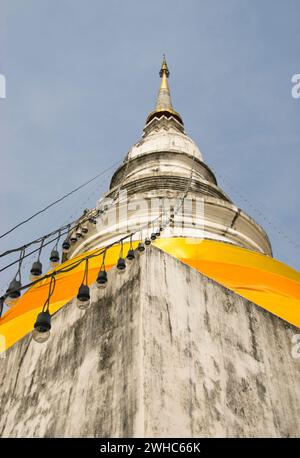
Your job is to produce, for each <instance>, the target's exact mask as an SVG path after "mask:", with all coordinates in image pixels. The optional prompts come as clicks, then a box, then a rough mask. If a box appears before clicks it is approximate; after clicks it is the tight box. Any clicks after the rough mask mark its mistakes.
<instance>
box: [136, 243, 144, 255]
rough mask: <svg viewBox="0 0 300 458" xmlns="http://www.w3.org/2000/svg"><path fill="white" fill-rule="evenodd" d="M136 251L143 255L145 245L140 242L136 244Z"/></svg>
mask: <svg viewBox="0 0 300 458" xmlns="http://www.w3.org/2000/svg"><path fill="white" fill-rule="evenodd" d="M137 250H138V251H139V252H140V253H143V252H144V251H145V245H144V244H143V242H140V243H139V244H138V247H137Z"/></svg>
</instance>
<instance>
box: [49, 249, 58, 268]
mask: <svg viewBox="0 0 300 458" xmlns="http://www.w3.org/2000/svg"><path fill="white" fill-rule="evenodd" d="M50 263H51V265H52V266H53V267H54V266H56V265H57V264H58V263H59V253H58V251H57V250H52V251H51V254H50Z"/></svg>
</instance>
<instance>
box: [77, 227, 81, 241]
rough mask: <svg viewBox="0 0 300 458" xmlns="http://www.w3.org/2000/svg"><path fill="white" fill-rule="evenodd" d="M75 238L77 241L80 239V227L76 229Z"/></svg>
mask: <svg viewBox="0 0 300 458" xmlns="http://www.w3.org/2000/svg"><path fill="white" fill-rule="evenodd" d="M76 237H77V239H80V238H81V237H82V230H81V227H78V228H77V229H76Z"/></svg>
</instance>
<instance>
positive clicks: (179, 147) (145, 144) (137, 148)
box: [128, 128, 203, 161]
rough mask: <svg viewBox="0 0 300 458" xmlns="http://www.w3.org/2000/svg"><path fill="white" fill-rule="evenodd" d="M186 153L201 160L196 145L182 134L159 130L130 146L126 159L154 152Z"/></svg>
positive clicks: (164, 129) (176, 131) (172, 130)
mask: <svg viewBox="0 0 300 458" xmlns="http://www.w3.org/2000/svg"><path fill="white" fill-rule="evenodd" d="M164 151H166V152H175V153H180V152H183V153H186V154H188V155H190V156H196V157H197V158H198V159H199V160H201V161H202V160H203V158H202V154H201V152H200V150H199V148H198V146H197V145H196V143H195V142H194V141H193V140H192V139H191V138H190V137H188V136H187V135H185V134H184V133H181V132H179V131H178V130H176V129H173V128H168V129H167V128H160V129H158V130H157V131H156V130H154V131H152V132H151V133H149V134H148V135H147V136H146V137H144V138H143V139H142V140H140V141H139V142H138V143H136V144H135V145H133V146H132V148H131V149H130V150H129V153H128V159H134V158H135V157H137V156H140V155H141V154H143V155H144V154H149V153H154V152H164Z"/></svg>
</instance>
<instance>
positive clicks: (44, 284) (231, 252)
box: [0, 237, 300, 348]
mask: <svg viewBox="0 0 300 458" xmlns="http://www.w3.org/2000/svg"><path fill="white" fill-rule="evenodd" d="M133 245H134V247H136V246H137V243H134V244H133ZM154 245H155V246H157V247H158V248H160V249H162V250H163V251H165V252H167V253H169V254H170V255H172V256H174V257H175V258H178V259H180V260H181V261H182V262H184V263H185V264H188V265H189V266H191V267H193V268H195V269H197V270H198V271H199V272H201V273H203V274H204V275H206V276H207V277H210V278H212V279H213V280H215V281H216V282H218V283H220V284H222V285H224V286H225V287H227V288H229V289H231V290H232V291H234V292H236V293H237V294H239V295H240V296H243V297H245V298H247V299H249V300H250V301H252V302H254V303H255V304H257V305H259V306H260V307H263V308H264V309H266V310H268V311H269V312H271V313H273V314H274V315H277V316H278V317H280V318H283V319H284V320H286V321H288V322H289V323H291V324H293V325H295V326H297V327H300V273H299V272H297V271H295V270H294V269H292V268H290V267H288V266H286V265H285V264H283V263H281V262H279V261H277V260H275V259H273V258H271V257H269V256H266V255H263V254H260V253H256V252H254V251H250V250H246V249H244V248H240V247H236V246H234V245H229V244H226V243H221V242H216V241H211V240H199V239H192V238H180V237H178V238H166V239H163V238H161V239H158V240H156V241H155V242H154ZM128 248H129V243H128V244H124V253H126V252H127V250H128ZM95 251H98V250H94V251H91V252H90V253H83V254H81V255H79V256H77V257H76V258H73V259H71V260H69V261H67V262H65V263H64V264H62V265H60V266H58V267H57V268H56V270H58V269H61V268H62V267H64V268H65V267H68V266H69V265H70V264H72V263H74V261H75V260H79V259H81V258H84V257H86V256H87V254H91V253H93V252H95ZM119 252H120V248H119V247H118V246H114V247H112V248H110V249H109V250H108V251H107V254H106V269H107V270H109V269H110V268H111V267H112V266H114V265H115V264H116V262H117V259H118V256H119ZM144 255H147V254H146V253H145V254H144ZM101 261H102V255H101V256H97V257H95V258H91V259H90V260H89V275H88V283H89V284H91V283H93V282H94V281H95V280H96V277H97V274H98V271H99V267H100V264H101ZM129 262H130V261H129ZM84 268H85V263H84V262H82V263H81V264H80V265H79V266H77V267H76V268H75V269H74V270H71V271H70V272H67V273H61V274H58V275H57V276H56V287H55V290H54V293H53V295H52V297H51V301H50V313H51V314H53V313H55V312H56V311H57V310H58V309H60V308H61V307H62V306H64V305H65V304H66V303H67V302H69V301H70V300H71V299H72V298H73V297H75V296H76V295H77V291H78V288H79V286H80V284H81V282H82V278H83V273H84ZM49 281H50V280H49V279H46V280H43V281H41V282H40V283H38V284H36V285H34V286H33V287H31V288H30V289H29V290H28V291H27V292H26V293H25V294H24V295H23V296H21V297H20V299H19V300H18V301H17V302H16V303H15V304H14V305H13V306H12V307H11V308H10V309H9V311H8V312H7V313H5V314H4V316H3V317H2V318H1V319H0V335H2V336H4V338H5V341H6V348H9V347H10V346H11V345H13V344H14V343H15V342H17V341H18V340H19V339H21V338H22V337H23V336H25V335H26V334H28V333H29V332H30V331H31V330H32V329H33V325H34V323H35V320H36V316H37V314H38V313H39V312H40V311H41V309H42V306H43V304H44V302H45V301H46V299H47V296H48V289H49ZM108 281H109V280H108Z"/></svg>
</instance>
